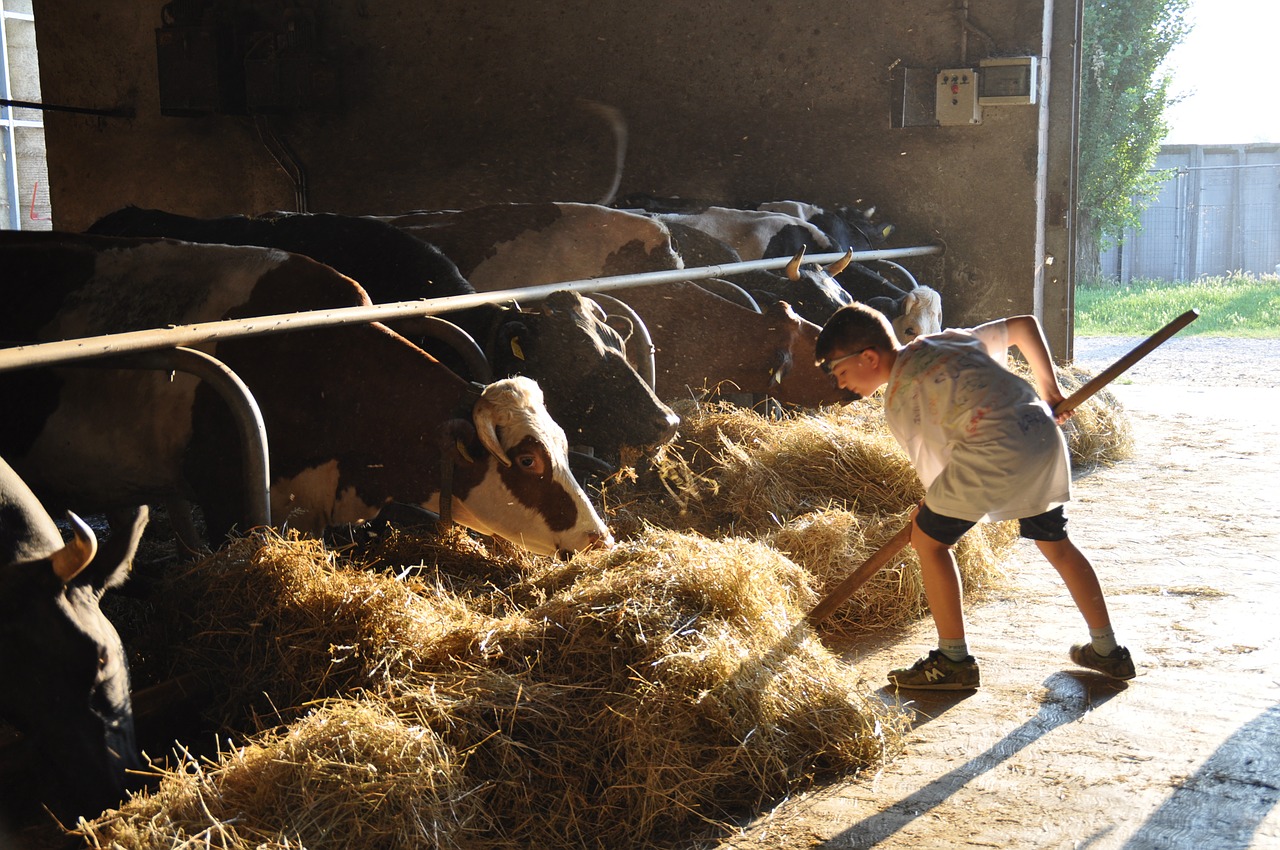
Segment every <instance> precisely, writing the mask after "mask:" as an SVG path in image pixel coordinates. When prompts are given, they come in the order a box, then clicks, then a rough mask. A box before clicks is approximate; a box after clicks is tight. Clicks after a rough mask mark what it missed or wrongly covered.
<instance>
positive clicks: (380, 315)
mask: <svg viewBox="0 0 1280 850" xmlns="http://www.w3.org/2000/svg"><path fill="white" fill-rule="evenodd" d="M942 252H943V248H942V246H941V245H925V246H917V247H911V248H892V249H885V250H878V251H855V252H853V256H852V259H853V260H854V261H859V260H862V261H873V260H895V259H900V258H904V257H920V256H927V255H930V254H941V253H942ZM845 256H846V254H845V253H835V252H832V253H825V254H815V255H813V256H811V257H807V258H806V259H805V262H806V263H820V264H829V263H834V262H836V261H837V260H840V259H842V258H844V257H845ZM790 262H791V258H789V257H774V258H770V259H765V260H746V261H743V262H737V263H722V264H719V265H711V266H698V267H696V268H691V269H672V270H669V271H659V272H644V273H640V274H627V275H614V276H610V277H598V278H586V279H580V280H569V281H563V282H560V283H547V284H540V285H537V286H525V287H521V288H518V289H503V290H497V291H493V292H475V293H468V294H466V295H450V296H446V297H443V298H429V299H428V298H424V299H419V300H417V301H396V302H392V303H388V304H373V305H369V306H362V307H339V308H334V309H330V310H308V311H303V312H297V313H279V314H275V315H270V316H255V317H252V318H247V319H224V320H220V321H214V322H200V323H196V324H190V325H170V326H168V327H164V328H151V329H148V330H140V331H125V332H122V333H114V334H105V335H102V336H92V337H82V338H79V339H65V340H58V341H54V342H40V343H32V344H29V345H17V346H13V347H10V348H3V349H0V372H9V371H14V370H18V369H31V368H35V367H40V366H45V367H47V366H55V365H56V366H66V365H77V364H78V365H89V364H88V363H87V361H95V360H103V359H107V358H112V359H114V360H115V362H111V363H103V364H94V365H101V366H103V367H110V368H120V367H124V368H144V369H164V370H170V371H182V372H188V373H190V374H194V375H196V376H197V377H198V378H200V379H201V380H205V381H207V382H210V383H211V385H212V386H213V387H214V388H215V389H216V390H217V391H218V392H219V394H220V395H221V396H222V398H223V399H224V400H225V401H226V402H227V404H228V405H229V406H230V407H231V409H232V413H233V416H234V417H235V419H236V422H237V426H238V429H239V431H240V436H241V441H242V448H243V449H244V457H245V475H246V478H247V479H248V483H247V486H246V492H247V493H248V495H249V498H248V502H247V504H248V506H249V510H250V515H249V516H248V520H249V521H250V523H251V524H252V525H270V524H271V506H270V500H269V497H268V492H269V489H270V479H271V474H270V466H269V460H268V452H267V433H266V428H265V426H263V424H262V415H261V413H260V412H259V410H258V405H257V402H256V401H255V400H254V398H253V395H252V393H250V392H249V390H248V388H247V387H245V385H244V384H243V383H242V382H241V381H240V379H239V378H238V377H237V376H235V374H234V373H233V372H232V371H231V370H230V369H228V368H227V367H226V365H225V364H223V363H221V362H220V361H218V360H217V359H215V358H213V357H211V356H210V355H208V354H204V353H202V352H199V351H195V350H193V349H191V348H190V347H191V346H195V345H200V344H205V343H216V342H220V341H223V340H229V339H238V338H241V337H249V336H266V335H268V334H278V333H292V332H295V331H304V330H312V329H315V328H328V327H337V326H342V325H353V324H367V323H370V322H388V321H392V320H394V319H400V318H407V317H412V316H436V315H439V314H441V313H449V312H452V311H455V310H463V309H466V308H468V307H476V306H479V305H481V304H497V303H505V302H510V301H513V300H515V301H531V302H536V301H539V300H541V299H544V298H546V297H547V296H549V295H551V294H552V293H553V292H561V291H564V290H570V291H573V292H578V293H582V294H584V295H586V294H590V293H593V292H601V293H608V292H610V291H612V290H618V289H625V288H629V287H635V286H653V285H656V284H660V283H681V282H683V281H689V280H703V279H706V278H713V277H716V278H719V277H730V276H733V275H735V274H740V273H742V272H748V271H758V270H773V269H780V268H784V267H785V266H786V265H787V264H788V263H790ZM166 350H168V351H172V352H173V353H172V355H171V356H168V357H163V358H160V359H156V358H155V357H152V358H144V359H143V360H141V361H140V360H137V359H136V358H137V357H138V356H140V355H146V354H149V353H155V352H164V351H166Z"/></svg>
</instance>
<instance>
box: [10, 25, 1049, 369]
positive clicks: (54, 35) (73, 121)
mask: <svg viewBox="0 0 1280 850" xmlns="http://www.w3.org/2000/svg"><path fill="white" fill-rule="evenodd" d="M232 3H235V4H238V6H239V7H241V8H242V9H243V8H256V9H257V10H258V11H263V12H264V13H265V12H268V11H272V10H274V11H275V12H279V10H280V9H282V8H283V9H292V10H294V11H299V10H300V13H302V14H305V15H308V16H310V17H308V18H306V20H314V21H315V24H316V30H315V32H316V44H317V45H318V48H319V50H320V52H321V53H322V55H323V56H324V59H325V68H326V69H328V70H329V71H331V72H332V73H333V75H334V79H335V80H336V92H335V96H334V97H333V98H328V99H326V100H324V102H323V103H321V104H319V105H316V106H311V107H308V108H305V109H301V110H296V111H290V112H286V113H283V114H273V115H270V116H261V115H260V116H256V117H255V116H251V115H246V114H218V113H212V114H206V115H197V116H172V115H164V114H161V110H160V94H159V87H158V84H157V76H158V70H157V50H156V29H157V28H158V27H160V26H161V22H162V9H167V10H168V12H169V13H170V14H172V12H173V7H178V6H181V5H187V6H191V5H195V6H199V5H201V4H200V3H199V2H196V0H190V2H188V3H187V4H179V3H171V4H165V3H163V2H161V0H149V2H134V3H121V2H110V3H101V2H97V0H36V3H35V13H36V29H37V35H38V39H39V52H40V62H41V84H42V89H43V96H44V99H45V101H46V103H62V104H74V105H78V106H91V107H98V108H116V107H126V108H131V109H132V110H133V111H134V115H133V117H132V118H127V119H124V118H110V117H99V116H90V115H78V114H67V113H57V112H50V113H48V114H47V116H46V125H47V126H46V134H47V144H48V155H49V169H50V177H49V179H50V186H51V192H52V201H53V215H54V223H55V226H56V227H57V228H59V229H64V230H76V229H81V228H83V227H85V226H87V225H88V224H89V223H91V222H92V221H93V220H94V219H95V218H97V217H98V216H100V215H102V214H103V213H106V212H108V211H110V210H112V209H115V208H117V207H120V206H122V205H125V204H136V205H139V206H144V207H156V208H164V209H169V210H173V211H177V212H183V213H188V214H195V215H222V214H230V213H259V212H263V211H267V210H273V209H286V210H287V209H297V208H298V207H299V206H300V205H303V204H305V206H306V208H307V209H308V210H310V211H313V212H319V211H327V212H341V213H351V214H366V213H376V214H386V213H399V212H404V211H408V210H413V209H440V208H461V207H470V206H475V205H478V204H483V203H493V202H507V201H516V202H524V201H552V200H554V201H584V202H592V201H596V200H599V199H600V198H601V197H602V196H603V195H604V194H605V193H606V192H607V190H608V188H609V186H610V183H611V181H612V180H613V177H614V173H615V153H616V145H615V140H614V137H613V136H612V134H611V133H610V130H609V126H608V124H607V123H606V122H605V121H604V120H603V119H602V118H601V116H600V115H599V114H598V113H597V112H594V111H592V110H591V109H590V108H588V107H587V106H586V105H585V103H584V101H594V102H598V103H603V104H608V105H610V106H612V107H614V108H616V109H617V110H619V112H620V113H621V114H622V115H623V116H624V117H625V121H626V126H627V129H628V136H627V144H626V149H625V154H626V156H625V164H624V168H623V171H622V176H621V185H620V187H619V192H620V194H624V195H625V194H627V193H633V192H646V193H652V194H657V195H679V196H682V197H687V198H705V199H712V200H716V201H721V202H729V203H735V202H750V201H761V200H771V199H784V198H787V199H801V200H808V201H813V202H816V203H819V204H842V203H850V204H857V205H860V206H871V205H874V206H875V207H876V209H877V211H878V212H877V215H878V217H881V218H883V219H884V220H886V221H890V222H893V223H894V224H896V225H897V228H898V229H897V232H896V233H895V235H894V237H893V239H892V242H891V245H892V246H905V245H916V244H928V243H932V242H934V241H941V242H943V243H944V244H945V246H946V252H945V254H944V255H942V256H941V257H936V258H922V259H916V260H911V261H906V262H904V265H907V266H908V267H909V268H910V269H911V270H912V271H913V272H915V273H916V275H917V277H919V278H920V280H921V282H922V283H926V284H930V285H933V286H935V287H936V288H937V289H939V290H940V291H941V292H942V293H943V297H944V303H945V308H946V315H945V317H944V318H945V322H946V323H947V324H951V325H962V324H969V323H974V322H978V321H982V320H985V319H987V318H991V317H994V316H999V315H1007V314H1010V313H1014V312H1030V311H1032V310H1035V309H1038V308H1042V307H1043V304H1042V303H1039V301H1038V296H1037V292H1038V287H1039V286H1042V285H1043V281H1041V280H1039V279H1038V276H1037V275H1038V270H1040V269H1041V268H1042V267H1041V262H1042V259H1043V254H1044V250H1045V249H1044V239H1043V224H1044V215H1043V213H1044V204H1043V201H1044V195H1045V192H1046V181H1045V171H1046V166H1045V163H1044V160H1045V156H1044V154H1045V152H1046V149H1047V146H1049V145H1050V144H1051V143H1052V144H1055V145H1056V146H1057V147H1058V148H1061V146H1062V143H1061V140H1060V138H1058V137H1053V136H1047V135H1046V134H1045V132H1044V122H1045V121H1058V120H1060V118H1061V116H1054V114H1053V113H1054V109H1053V108H1050V109H1046V110H1042V109H1038V108H1037V107H1034V106H1000V107H987V108H985V109H984V110H983V118H982V123H981V124H978V125H972V126H945V127H943V126H921V127H909V128H905V129H894V128H891V127H890V101H891V97H892V91H893V87H892V76H893V73H894V71H895V69H901V68H921V69H933V70H936V69H939V68H949V67H976V65H977V63H978V61H979V60H980V59H982V58H984V57H987V56H999V55H1032V56H1040V57H1042V58H1043V57H1044V56H1045V54H1046V53H1047V52H1048V47H1047V45H1050V44H1058V43H1060V42H1062V41H1064V40H1063V39H1058V40H1052V39H1049V38H1047V29H1048V28H1049V27H1048V25H1047V23H1046V21H1051V20H1052V19H1053V18H1052V15H1047V14H1046V12H1047V11H1049V12H1052V9H1051V8H1050V7H1051V5H1052V0H1033V2H1026V0H901V2H898V3H892V4H889V3H881V2H875V0H788V2H786V3H758V4H757V3H741V2H737V0H704V2H702V3H675V2H654V3H633V2H627V1H626V0H562V2H557V3H546V2H533V3H530V2H523V3H517V2H510V0H500V2H490V3H473V2H460V1H459V0H436V2H433V3H430V4H423V3H421V2H417V0H376V2H373V0H292V2H290V0H211V2H210V3H209V4H207V5H211V6H215V7H217V6H224V7H225V6H226V5H228V4H232ZM1059 5H1060V6H1073V7H1074V4H1071V3H1065V2H1060V3H1059ZM266 7H270V8H269V9H268V8H266ZM966 14H967V22H968V25H967V26H966V25H965V20H966V18H965V17H964V16H965V15H966ZM1059 17H1062V16H1059ZM1068 20H1069V17H1068ZM1065 45H1066V49H1067V50H1068V52H1069V50H1070V49H1071V47H1072V43H1071V41H1070V39H1069V38H1068V39H1065ZM1065 61H1066V62H1068V64H1069V63H1070V60H1069V58H1068V59H1067V60H1065ZM1060 76H1061V75H1060V74H1059V75H1058V76H1056V77H1054V78H1053V79H1054V81H1055V83H1056V82H1058V81H1059V77H1060ZM1067 82H1068V88H1069V79H1068V80H1067ZM1054 95H1055V97H1058V98H1061V94H1060V93H1058V92H1054ZM1064 102H1067V103H1069V98H1068V99H1067V100H1066V101H1064ZM1050 106H1052V102H1051V103H1050ZM1058 111H1059V112H1061V109H1059V110H1058ZM1068 119H1069V109H1068V112H1067V119H1062V120H1068ZM271 135H274V136H275V138H277V139H278V140H280V142H282V143H283V144H284V145H285V146H287V149H288V150H290V151H292V153H293V155H294V157H295V161H296V163H298V164H299V165H300V166H301V169H302V170H301V171H300V172H298V174H300V175H302V176H303V177H304V179H303V180H301V181H300V180H297V179H292V178H291V176H290V174H289V173H287V171H286V169H285V168H283V167H282V166H281V164H280V162H278V161H277V159H276V158H275V157H274V156H273V153H272V150H271V146H270V145H269V144H268V143H267V142H268V141H269V140H270V138H271ZM1055 139H1057V140H1056V141H1055ZM277 152H278V151H277ZM1053 180H1059V181H1060V180H1061V178H1060V177H1052V178H1051V179H1050V182H1049V184H1048V186H1047V189H1048V191H1049V192H1050V193H1052V192H1054V191H1055V189H1054V185H1053ZM1059 188H1060V187H1059ZM1051 300H1052V299H1051ZM1057 336H1059V334H1058V332H1057V330H1056V329H1051V338H1053V337H1057ZM1055 348H1059V349H1060V348H1061V343H1060V342H1057V341H1055Z"/></svg>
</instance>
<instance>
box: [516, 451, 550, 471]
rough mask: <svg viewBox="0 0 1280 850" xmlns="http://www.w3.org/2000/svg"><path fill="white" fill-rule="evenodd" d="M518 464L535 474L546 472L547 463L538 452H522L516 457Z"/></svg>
mask: <svg viewBox="0 0 1280 850" xmlns="http://www.w3.org/2000/svg"><path fill="white" fill-rule="evenodd" d="M515 462H516V466H518V467H520V469H522V470H524V471H525V472H531V473H533V474H534V475H542V474H543V473H544V472H546V464H545V463H543V461H542V458H541V457H540V456H539V455H538V453H537V452H521V453H520V454H518V455H516V457H515Z"/></svg>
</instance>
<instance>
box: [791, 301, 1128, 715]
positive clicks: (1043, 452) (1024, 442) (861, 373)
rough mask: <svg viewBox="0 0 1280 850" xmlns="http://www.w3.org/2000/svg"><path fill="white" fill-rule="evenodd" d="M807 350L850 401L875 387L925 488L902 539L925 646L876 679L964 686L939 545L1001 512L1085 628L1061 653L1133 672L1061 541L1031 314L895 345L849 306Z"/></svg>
mask: <svg viewBox="0 0 1280 850" xmlns="http://www.w3.org/2000/svg"><path fill="white" fill-rule="evenodd" d="M1010 345H1016V346H1017V347H1018V350H1019V351H1020V352H1022V355H1023V356H1024V357H1025V358H1026V359H1027V362H1028V363H1029V364H1030V366H1031V372H1032V375H1033V376H1034V378H1035V382H1036V388H1038V389H1039V395H1038V396H1037V394H1036V388H1033V387H1032V386H1031V385H1030V384H1029V383H1027V382H1026V381H1025V380H1023V379H1022V378H1020V377H1018V376H1017V375H1014V374H1013V373H1012V372H1010V371H1008V370H1007V369H1006V368H1005V367H1004V364H1005V363H1006V362H1007V361H1006V355H1007V350H1008V346H1010ZM814 353H815V356H816V357H817V363H818V365H819V366H820V367H822V369H823V370H824V371H826V372H827V374H829V375H831V376H833V377H834V378H835V380H836V382H837V383H838V384H839V385H840V387H841V388H843V389H845V390H849V391H850V392H852V393H853V394H854V397H855V398H862V397H865V396H869V395H871V394H872V393H874V392H875V391H876V390H878V389H879V388H880V387H885V388H886V389H885V396H884V415H885V422H886V424H887V425H888V426H889V430H890V431H891V432H893V435H894V437H896V438H897V440H898V442H899V443H901V444H902V447H903V449H905V450H906V452H907V455H908V456H909V457H910V459H911V463H912V465H913V466H914V467H915V469H916V472H917V473H918V474H919V476H920V480H921V482H922V483H923V484H924V486H925V497H924V500H923V501H922V502H921V503H920V505H919V506H918V507H917V508H916V510H915V511H914V512H913V513H912V520H911V522H912V529H911V545H912V547H913V548H914V549H915V550H916V554H917V555H918V556H919V558H920V572H921V575H922V577H923V579H924V590H925V598H926V600H927V601H928V603H929V610H930V612H931V613H932V614H933V620H934V625H935V627H936V628H937V630H938V648H937V649H935V650H932V651H931V652H930V653H929V654H928V655H927V656H925V657H924V658H921V659H920V660H919V661H917V662H916V663H915V664H914V665H912V666H911V667H907V668H904V669H900V670H893V671H890V673H889V682H890V684H892V685H894V686H896V687H899V688H923V689H930V690H970V689H974V688H977V687H978V685H979V676H978V664H977V662H976V661H975V660H974V658H973V656H972V655H970V654H969V647H968V643H967V641H966V638H965V626H964V613H963V610H962V608H961V587H960V572H959V569H958V568H957V566H956V560H955V555H954V554H953V553H952V547H953V546H954V545H955V544H956V542H957V541H958V540H959V539H960V538H961V537H962V536H963V535H964V533H965V532H966V531H968V530H969V529H970V528H972V527H973V526H974V525H975V524H977V523H978V522H981V521H983V520H992V521H999V520H1008V519H1017V520H1019V530H1020V533H1021V534H1022V536H1023V537H1027V538H1030V539H1031V540H1034V541H1035V543H1036V546H1037V547H1038V548H1039V549H1040V552H1041V553H1042V554H1043V555H1044V557H1045V558H1046V559H1047V560H1048V561H1049V563H1050V564H1052V565H1053V566H1054V567H1055V568H1056V569H1057V570H1058V573H1059V575H1061V576H1062V579H1063V581H1064V582H1065V583H1066V586H1067V589H1068V591H1070V593H1071V598H1072V599H1073V600H1074V601H1075V604H1076V607H1077V608H1078V609H1079V610H1080V613H1081V614H1082V615H1083V616H1084V619H1085V622H1086V623H1087V624H1088V626H1089V634H1090V637H1091V641H1090V642H1089V643H1086V644H1083V645H1076V646H1073V647H1071V650H1070V655H1071V660H1072V661H1073V662H1075V663H1076V664H1079V665H1080V666H1082V667H1088V668H1090V669H1092V670H1097V671H1098V672H1101V673H1103V674H1105V675H1107V676H1110V677H1111V678H1114V679H1131V678H1133V676H1134V668H1133V660H1132V659H1131V657H1130V655H1129V651H1128V650H1127V649H1125V648H1124V647H1122V646H1119V645H1118V644H1117V643H1116V638H1115V633H1114V632H1113V630H1112V628H1111V619H1110V617H1109V616H1108V614H1107V604H1106V600H1105V599H1104V598H1103V596H1102V588H1101V587H1100V586H1099V584H1098V577H1097V575H1096V574H1095V573H1094V571H1093V566H1092V565H1091V564H1090V563H1089V560H1088V559H1087V558H1086V557H1085V556H1084V555H1083V554H1082V553H1081V552H1080V550H1079V549H1077V548H1076V547H1075V544H1073V543H1072V542H1071V541H1070V540H1069V539H1068V537H1067V530H1066V523H1067V520H1066V515H1065V513H1064V511H1063V508H1062V505H1063V504H1064V503H1065V502H1067V501H1068V500H1069V499H1070V498H1071V465H1070V458H1069V456H1068V454H1067V446H1066V441H1065V439H1064V438H1063V436H1062V432H1061V430H1060V429H1059V428H1058V425H1059V422H1058V420H1057V419H1055V417H1054V414H1053V413H1052V412H1051V411H1052V408H1053V407H1054V406H1055V405H1057V404H1059V403H1060V402H1061V401H1062V400H1063V396H1062V390H1061V389H1060V388H1059V387H1058V380H1057V376H1056V375H1055V374H1054V371H1053V362H1052V360H1051V359H1050V356H1049V348H1048V345H1047V344H1046V342H1045V339H1044V332H1043V331H1042V329H1041V327H1040V323H1039V322H1038V321H1037V320H1036V319H1035V317H1034V316H1014V317H1011V318H1008V319H1000V320H997V321H994V322H988V323H987V324H984V325H979V326H978V327H976V328H972V329H969V330H945V331H942V332H941V333H937V334H929V335H927V336H922V337H919V338H917V339H916V340H914V341H913V342H912V343H910V344H909V345H906V346H902V345H899V344H898V341H897V338H896V337H895V336H894V333H893V330H892V328H891V326H890V325H889V323H888V320H886V319H885V317H884V316H883V315H881V314H880V313H879V312H877V311H875V310H872V309H871V308H869V307H866V306H865V305H862V304H853V305H851V306H848V307H842V308H840V309H839V310H838V311H836V313H834V314H833V315H832V316H831V318H830V319H829V320H828V321H827V323H826V325H825V326H824V327H823V329H822V332H821V333H820V334H819V335H818V341H817V343H816V347H815V352H814ZM1069 415H1070V414H1067V415H1064V416H1062V417H1061V420H1062V421H1066V419H1067V416H1069Z"/></svg>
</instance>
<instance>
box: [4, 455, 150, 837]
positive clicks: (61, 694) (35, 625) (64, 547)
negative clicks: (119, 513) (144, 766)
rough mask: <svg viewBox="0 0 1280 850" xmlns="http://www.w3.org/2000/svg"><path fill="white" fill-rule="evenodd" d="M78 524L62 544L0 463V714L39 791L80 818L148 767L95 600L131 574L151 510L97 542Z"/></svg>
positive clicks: (110, 631) (118, 652) (122, 664)
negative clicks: (28, 760) (31, 766)
mask: <svg viewBox="0 0 1280 850" xmlns="http://www.w3.org/2000/svg"><path fill="white" fill-rule="evenodd" d="M71 519H72V523H73V531H74V536H73V537H72V539H71V540H70V541H69V542H67V543H65V544H64V542H63V539H62V534H61V533H60V532H59V530H58V527H57V525H55V524H54V521H53V519H52V518H51V517H50V516H49V514H48V513H46V512H45V509H44V507H43V506H42V505H41V503H40V501H39V500H38V499H37V498H36V496H35V494H34V493H33V492H32V491H31V489H30V488H29V487H28V486H27V484H26V482H24V481H23V480H22V479H21V478H20V477H19V476H18V474H17V473H16V472H15V471H14V470H13V468H12V467H11V466H9V464H8V463H6V462H5V461H4V460H3V459H0V681H3V682H4V687H2V688H0V717H3V718H4V720H6V721H7V722H9V723H11V724H12V725H13V726H14V727H15V728H16V729H18V730H19V731H21V732H22V733H24V734H25V735H26V736H27V737H28V739H29V740H30V741H31V742H32V744H33V745H34V749H35V751H36V752H37V753H39V756H40V764H41V766H42V767H43V768H44V770H45V771H46V772H47V773H48V774H49V775H48V777H47V782H46V781H44V780H45V778H44V777H40V778H39V779H37V781H36V782H35V783H34V785H35V794H34V796H35V797H37V798H38V799H40V801H41V802H44V803H45V804H47V805H49V806H50V808H51V809H52V810H53V811H54V812H55V814H58V815H59V816H60V817H64V818H69V819H71V820H74V819H75V818H76V817H78V816H85V817H90V818H92V817H95V816H97V814H98V813H99V812H101V811H102V810H103V809H104V808H106V807H107V806H111V805H114V804H115V803H117V802H118V801H120V800H121V799H123V798H124V796H125V789H126V786H127V781H126V771H128V770H132V769H136V768H139V767H140V766H141V765H140V763H139V757H138V756H139V753H138V748H137V744H136V740H135V736H134V724H133V709H132V704H131V700H130V694H129V668H128V662H127V660H126V657H125V651H124V647H123V646H122V645H121V642H120V636H119V635H118V634H117V633H116V630H115V627H114V626H112V624H111V622H110V621H109V620H108V619H107V618H106V617H105V616H104V615H103V613H102V611H101V609H100V608H99V607H98V604H99V601H100V600H101V598H102V596H103V594H104V593H105V592H106V591H107V589H109V588H111V587H115V586H117V585H119V584H120V583H121V582H123V581H124V579H125V578H126V577H127V575H128V572H129V568H130V565H131V563H132V560H133V556H134V553H135V551H136V550H137V546H138V540H139V538H140V537H141V535H142V531H143V528H144V527H145V526H146V523H147V511H146V509H145V508H141V509H138V510H136V511H134V512H133V516H132V519H131V521H130V522H128V523H123V524H120V525H118V526H117V527H116V528H115V529H114V530H113V532H112V534H111V536H110V537H109V538H108V539H107V540H106V542H105V543H103V545H102V546H98V544H97V538H96V536H95V535H94V533H93V530H92V529H91V528H89V526H87V525H86V524H85V523H84V522H82V521H81V520H80V518H79V517H76V516H74V515H72V517H71Z"/></svg>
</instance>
